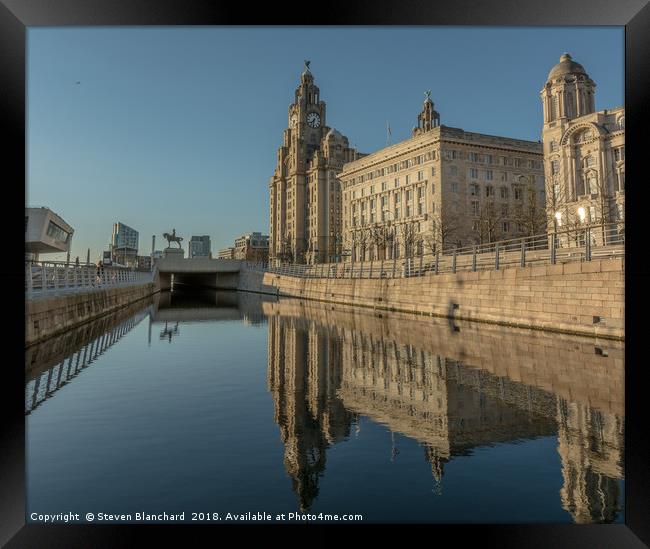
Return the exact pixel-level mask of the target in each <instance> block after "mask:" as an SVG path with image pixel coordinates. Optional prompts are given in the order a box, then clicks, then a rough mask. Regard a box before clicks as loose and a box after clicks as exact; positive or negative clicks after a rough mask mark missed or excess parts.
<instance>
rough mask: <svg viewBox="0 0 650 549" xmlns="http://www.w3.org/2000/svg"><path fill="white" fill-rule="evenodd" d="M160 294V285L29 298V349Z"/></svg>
mask: <svg viewBox="0 0 650 549" xmlns="http://www.w3.org/2000/svg"><path fill="white" fill-rule="evenodd" d="M156 291H157V289H156V286H155V285H154V284H153V283H148V284H141V285H134V286H128V287H124V288H110V289H108V288H107V289H101V290H94V291H87V292H80V293H74V294H70V295H61V296H54V297H45V298H38V299H29V300H27V301H26V303H25V346H30V345H33V344H34V343H37V342H39V341H43V340H45V339H47V338H49V337H52V336H54V335H57V334H60V333H63V332H65V331H66V330H69V329H70V328H73V327H75V326H79V325H81V324H83V323H84V322H88V321H90V320H93V319H95V318H99V317H100V316H103V315H105V314H107V313H110V312H113V311H116V310H118V309H120V308H122V307H125V306H126V305H128V304H130V303H133V302H135V301H138V300H140V299H143V298H145V297H147V296H150V295H151V294H153V293H155V292H156Z"/></svg>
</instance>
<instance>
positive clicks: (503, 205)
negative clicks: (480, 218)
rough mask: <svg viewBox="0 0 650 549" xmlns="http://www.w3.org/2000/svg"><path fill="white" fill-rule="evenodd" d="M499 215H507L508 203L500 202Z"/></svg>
mask: <svg viewBox="0 0 650 549" xmlns="http://www.w3.org/2000/svg"><path fill="white" fill-rule="evenodd" d="M501 215H502V216H503V217H508V205H507V204H501Z"/></svg>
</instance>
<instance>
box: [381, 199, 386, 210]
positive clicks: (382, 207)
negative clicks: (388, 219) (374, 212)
mask: <svg viewBox="0 0 650 549" xmlns="http://www.w3.org/2000/svg"><path fill="white" fill-rule="evenodd" d="M386 202H387V201H386V197H385V196H382V197H381V209H382V210H383V209H384V208H385V207H386Z"/></svg>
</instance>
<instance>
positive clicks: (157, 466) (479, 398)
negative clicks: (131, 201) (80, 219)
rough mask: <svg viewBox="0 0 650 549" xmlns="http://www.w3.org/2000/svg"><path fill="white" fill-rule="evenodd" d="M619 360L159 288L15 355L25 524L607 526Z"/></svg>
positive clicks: (482, 333)
mask: <svg viewBox="0 0 650 549" xmlns="http://www.w3.org/2000/svg"><path fill="white" fill-rule="evenodd" d="M623 351H624V348H623V343H621V342H616V341H606V340H601V341H599V340H596V339H592V338H581V337H576V336H568V335H562V334H554V333H548V332H541V331H528V330H521V329H513V328H506V327H501V326H495V325H489V324H475V323H460V322H451V321H449V320H446V319H435V318H427V317H420V316H410V315H407V314H400V313H386V312H382V313H381V314H380V313H377V312H374V311H372V310H369V309H359V308H353V307H345V306H339V305H336V306H333V305H331V304H323V303H318V302H310V301H302V300H295V299H280V300H278V299H275V298H270V297H265V296H260V295H256V294H249V293H239V292H214V291H212V292H207V291H199V292H197V291H195V292H193V293H185V294H183V293H181V292H173V293H169V292H165V293H162V294H158V295H155V296H153V297H152V298H149V299H148V300H145V301H140V302H138V303H135V304H133V305H131V306H129V307H128V308H126V309H122V310H121V311H119V312H117V313H115V314H113V315H109V316H106V317H103V318H101V319H99V320H97V321H95V322H92V323H89V324H86V325H84V326H82V327H80V328H77V329H75V330H71V331H70V332H68V333H66V334H63V335H62V336H59V337H57V338H54V339H50V340H48V341H46V342H44V343H42V344H40V345H37V346H33V347H30V348H29V349H27V352H26V387H25V412H26V438H27V456H26V458H27V515H28V517H29V515H30V514H31V513H51V514H53V513H79V514H80V516H81V518H80V522H86V519H85V518H84V517H85V515H86V513H93V514H94V515H97V514H98V513H112V514H127V515H128V514H131V515H132V520H130V521H129V520H128V519H127V522H136V521H135V520H134V519H135V517H136V513H147V514H161V513H167V514H180V513H184V520H185V521H186V522H191V521H192V518H193V516H195V517H197V518H199V519H202V520H203V521H208V520H210V521H213V520H214V519H215V518H217V515H216V514H217V513H218V520H219V521H220V522H222V523H225V522H226V516H227V513H231V514H233V515H235V514H236V515H242V514H245V513H248V512H250V513H268V514H270V515H271V516H272V517H273V519H275V517H276V515H279V514H282V513H284V514H285V517H288V515H289V513H296V512H298V513H309V514H311V515H316V516H317V515H318V514H319V513H323V514H337V515H339V516H342V515H345V514H360V515H362V517H363V522H399V523H402V522H426V523H459V522H479V523H486V522H487V523H499V522H501V523H516V522H527V523H528V522H546V523H549V522H553V523H558V522H560V523H571V522H575V523H598V522H606V523H609V522H617V523H622V522H624V469H623V463H624V446H623V440H624V411H623V410H624V394H623V387H624V361H623V355H624V352H623ZM193 513H197V515H193ZM28 520H29V519H28Z"/></svg>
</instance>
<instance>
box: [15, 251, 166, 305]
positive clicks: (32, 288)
mask: <svg viewBox="0 0 650 549" xmlns="http://www.w3.org/2000/svg"><path fill="white" fill-rule="evenodd" d="M153 278H154V273H153V272H151V271H134V270H132V269H125V268H122V267H98V266H96V265H76V264H74V263H65V262H63V263H61V262H56V261H31V260H26V261H25V292H26V294H27V297H28V298H33V297H40V296H45V295H56V294H61V293H70V292H79V291H84V290H92V289H105V288H114V287H122V286H131V285H134V284H146V283H149V282H152V281H153Z"/></svg>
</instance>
